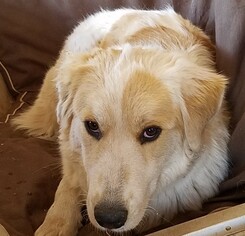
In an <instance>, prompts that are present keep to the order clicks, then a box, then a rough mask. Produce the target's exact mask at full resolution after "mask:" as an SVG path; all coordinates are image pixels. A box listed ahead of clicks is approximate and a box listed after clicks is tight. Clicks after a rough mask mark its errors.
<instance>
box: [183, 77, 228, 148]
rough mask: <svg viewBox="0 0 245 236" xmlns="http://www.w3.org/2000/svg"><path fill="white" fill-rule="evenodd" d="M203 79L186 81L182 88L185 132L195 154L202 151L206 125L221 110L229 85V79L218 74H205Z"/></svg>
mask: <svg viewBox="0 0 245 236" xmlns="http://www.w3.org/2000/svg"><path fill="white" fill-rule="evenodd" d="M203 76H205V78H203ZM201 77H202V78H191V79H186V80H185V81H184V83H183V85H182V88H181V90H182V91H181V94H182V99H183V101H184V105H183V106H181V113H182V117H183V123H184V131H185V136H186V139H187V142H188V145H189V147H190V149H191V150H192V151H193V152H197V151H198V150H199V149H200V147H201V143H202V134H203V131H204V129H205V127H206V125H207V124H208V122H209V121H210V120H211V119H212V118H213V117H214V116H215V114H217V112H219V110H220V109H221V106H222V101H223V98H224V93H225V87H226V84H227V79H226V78H225V77H224V76H222V75H219V74H216V73H212V72H208V73H207V72H205V73H203V74H201Z"/></svg>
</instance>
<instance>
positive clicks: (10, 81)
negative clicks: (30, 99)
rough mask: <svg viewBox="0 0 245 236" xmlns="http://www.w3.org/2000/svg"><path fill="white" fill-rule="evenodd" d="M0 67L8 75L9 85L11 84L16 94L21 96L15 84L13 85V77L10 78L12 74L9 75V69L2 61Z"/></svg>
mask: <svg viewBox="0 0 245 236" xmlns="http://www.w3.org/2000/svg"><path fill="white" fill-rule="evenodd" d="M0 65H1V67H2V68H3V70H4V72H5V73H6V75H7V78H8V80H9V83H10V85H11V87H12V89H13V90H14V91H15V92H16V93H19V94H20V91H18V90H17V89H16V88H15V87H14V83H13V81H12V79H11V76H10V74H9V72H8V70H7V68H6V67H5V66H4V65H3V63H2V62H1V61H0Z"/></svg>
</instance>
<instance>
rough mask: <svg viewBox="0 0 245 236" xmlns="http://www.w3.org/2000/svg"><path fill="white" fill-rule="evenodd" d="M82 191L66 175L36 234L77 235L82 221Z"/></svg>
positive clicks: (39, 235) (44, 235)
mask: <svg viewBox="0 0 245 236" xmlns="http://www.w3.org/2000/svg"><path fill="white" fill-rule="evenodd" d="M81 191H82V189H81V188H80V187H77V186H76V187H75V186H71V183H70V182H69V179H68V178H67V177H66V176H64V177H63V179H62V180H61V182H60V184H59V186H58V189H57V191H56V194H55V200H54V203H53V205H52V206H51V207H50V209H49V210H48V213H47V215H46V218H45V220H44V222H43V224H42V225H41V226H40V227H39V228H38V230H37V231H36V232H35V236H47V235H48V236H68V235H69V236H73V235H76V233H77V230H78V228H79V225H80V222H81V213H80V208H81V204H80V203H81V199H80V198H81V193H82V192H81Z"/></svg>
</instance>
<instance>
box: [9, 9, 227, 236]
mask: <svg viewBox="0 0 245 236" xmlns="http://www.w3.org/2000/svg"><path fill="white" fill-rule="evenodd" d="M226 84H227V79H226V78H225V77H224V76H222V75H220V74H218V73H217V72H216V70H215V62H214V47H213V45H212V43H211V41H210V39H209V38H208V37H207V36H206V35H205V34H204V33H203V32H202V31H201V30H200V29H198V28H197V27H195V26H193V25H192V24H191V23H190V22H189V21H187V20H184V19H183V18H182V17H181V16H179V15H178V14H176V13H175V12H174V11H173V10H172V9H166V10H162V11H143V10H133V9H119V10H115V11H101V12H99V13H96V14H94V15H92V16H90V17H88V18H87V19H86V20H85V21H83V22H81V23H80V24H79V25H78V26H77V27H76V28H75V29H74V31H73V32H72V34H71V35H70V36H69V37H68V38H67V40H66V42H65V45H64V47H63V49H62V51H61V53H60V57H59V58H58V60H57V62H56V64H55V65H54V66H53V67H52V68H51V69H50V71H49V72H48V73H47V76H46V78H45V80H44V84H43V86H42V89H41V91H40V94H39V96H38V98H37V100H36V102H35V104H34V105H33V106H32V107H31V108H30V109H29V110H28V111H26V112H25V113H23V114H22V115H20V116H19V117H17V118H16V119H15V120H14V123H15V124H16V125H17V126H18V127H19V128H24V129H27V130H28V132H29V134H31V135H34V136H55V135H56V134H57V133H59V134H58V135H59V143H60V151H61V155H62V165H63V178H62V180H61V182H60V184H59V187H58V189H57V192H56V195H55V200H54V203H53V205H52V206H51V208H50V209H49V211H48V213H47V216H46V218H45V221H44V223H43V224H42V225H41V226H40V228H39V229H38V230H37V232H36V234H35V235H38V236H39V235H40V236H43V235H64V236H67V235H75V234H76V232H77V230H78V228H79V224H80V222H81V214H80V208H81V205H83V204H86V206H87V212H88V216H89V219H90V221H91V223H92V224H93V225H94V226H95V227H97V228H99V229H101V230H107V231H112V232H125V231H129V230H131V229H135V228H136V229H138V230H144V229H147V228H149V227H153V226H156V225H158V224H160V223H161V222H162V221H163V219H171V217H173V216H174V215H175V214H176V213H177V212H180V211H184V210H195V209H198V208H200V207H201V204H202V202H203V201H204V200H206V199H207V198H209V197H211V196H213V195H214V194H216V193H217V191H218V185H219V183H220V182H221V181H222V180H223V179H224V178H225V177H226V175H227V169H228V164H227V159H228V158H227V141H228V137H229V136H228V132H227V127H226V126H227V120H228V117H227V115H226V112H225V110H224V101H223V100H224V92H225V88H226ZM143 219H144V220H143ZM141 222H144V223H141ZM146 222H147V223H146Z"/></svg>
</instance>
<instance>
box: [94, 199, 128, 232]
mask: <svg viewBox="0 0 245 236" xmlns="http://www.w3.org/2000/svg"><path fill="white" fill-rule="evenodd" d="M94 216H95V219H96V221H97V222H98V224H99V225H100V226H102V227H104V228H106V229H117V228H120V227H121V226H123V225H124V224H125V222H126V220H127V216H128V211H127V209H126V208H125V207H124V206H122V205H118V204H113V203H109V204H108V203H100V204H97V205H96V206H95V208H94Z"/></svg>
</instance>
